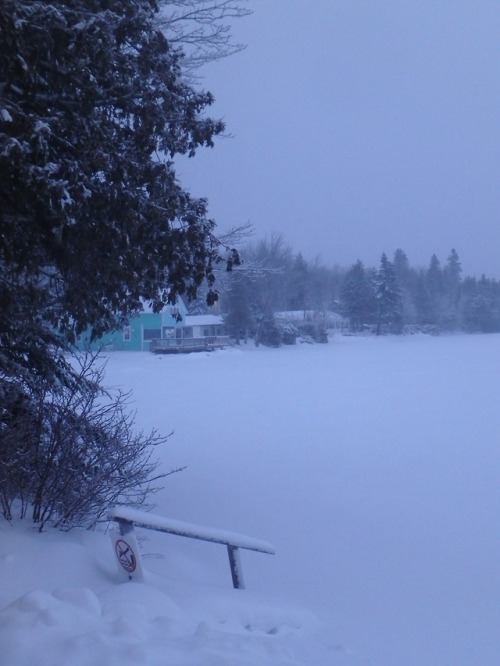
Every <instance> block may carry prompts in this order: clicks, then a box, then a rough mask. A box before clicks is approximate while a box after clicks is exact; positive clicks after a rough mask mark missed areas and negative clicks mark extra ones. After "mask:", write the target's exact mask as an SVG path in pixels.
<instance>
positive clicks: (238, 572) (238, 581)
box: [227, 544, 245, 590]
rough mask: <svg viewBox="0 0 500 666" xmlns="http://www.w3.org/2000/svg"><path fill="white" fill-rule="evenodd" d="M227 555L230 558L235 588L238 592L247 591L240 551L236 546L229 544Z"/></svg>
mask: <svg viewBox="0 0 500 666" xmlns="http://www.w3.org/2000/svg"><path fill="white" fill-rule="evenodd" d="M227 554H228V556H229V566H230V567H231V577H232V579H233V587H234V588H235V589H236V590H244V589H245V581H244V580H243V569H242V567H241V559H240V551H239V550H238V548H237V547H236V546H231V544H227Z"/></svg>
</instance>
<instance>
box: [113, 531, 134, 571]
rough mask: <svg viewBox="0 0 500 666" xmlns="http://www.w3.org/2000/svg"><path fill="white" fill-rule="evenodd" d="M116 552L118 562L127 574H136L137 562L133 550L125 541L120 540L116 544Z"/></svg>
mask: <svg viewBox="0 0 500 666" xmlns="http://www.w3.org/2000/svg"><path fill="white" fill-rule="evenodd" d="M115 552H116V557H117V558H118V562H119V563H120V564H121V565H122V567H123V568H124V569H125V571H126V572H127V573H134V571H135V570H136V567H137V560H136V557H135V554H134V551H133V550H132V548H131V547H130V546H129V545H128V543H127V542H126V541H124V540H123V539H118V541H117V542H116V543H115Z"/></svg>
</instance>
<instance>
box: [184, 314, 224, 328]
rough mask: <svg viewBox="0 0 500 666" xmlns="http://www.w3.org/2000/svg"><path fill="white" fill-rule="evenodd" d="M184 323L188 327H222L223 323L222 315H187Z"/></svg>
mask: <svg viewBox="0 0 500 666" xmlns="http://www.w3.org/2000/svg"><path fill="white" fill-rule="evenodd" d="M184 321H185V324H186V325H187V326H220V325H221V324H222V323H223V322H222V317H221V316H220V315H213V314H204V315H186V316H185V317H184Z"/></svg>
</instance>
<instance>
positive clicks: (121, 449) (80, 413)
mask: <svg viewBox="0 0 500 666" xmlns="http://www.w3.org/2000/svg"><path fill="white" fill-rule="evenodd" d="M103 374H104V369H103V366H99V365H98V364H97V363H96V359H95V357H94V356H85V357H81V358H80V366H79V368H78V369H77V371H76V372H75V375H74V380H75V381H73V382H71V385H68V386H61V387H59V389H58V390H57V391H56V392H54V391H52V392H49V391H47V390H40V389H38V390H32V391H28V392H27V391H26V389H24V390H21V389H20V388H19V387H15V386H11V387H10V393H11V396H12V397H11V400H10V409H9V410H7V411H5V410H4V413H3V418H2V422H1V430H0V506H1V508H2V511H3V514H4V517H5V518H7V519H11V518H12V516H13V506H16V505H17V506H18V507H19V516H20V517H21V518H24V517H25V516H26V515H27V514H28V512H30V513H31V516H32V519H33V521H34V522H36V523H37V524H38V525H39V528H40V531H41V530H42V529H43V527H44V526H45V525H46V524H48V523H49V524H52V525H54V526H56V527H60V528H62V529H70V528H72V527H75V526H81V527H92V526H93V525H95V524H96V522H98V521H99V520H100V519H102V518H104V516H105V513H106V510H107V508H108V506H109V505H110V504H120V503H126V504H127V505H128V506H134V507H138V506H144V503H145V502H146V501H147V498H148V497H150V496H151V494H152V493H154V492H156V491H158V490H159V489H160V488H161V484H160V482H161V480H162V479H164V478H165V477H166V476H168V475H169V474H171V473H173V471H178V470H173V471H172V472H166V473H161V472H159V471H158V461H157V459H156V458H155V457H154V452H155V449H156V447H158V446H160V445H162V444H164V443H165V442H166V440H167V439H168V436H162V435H159V434H158V433H157V432H156V431H152V432H150V433H144V432H136V431H135V430H134V416H135V415H134V413H133V412H131V411H130V409H129V407H130V404H129V397H130V395H129V394H127V393H124V392H122V391H120V390H106V389H103V388H102V379H103ZM16 389H17V390H16ZM4 392H5V391H4ZM16 513H17V509H16Z"/></svg>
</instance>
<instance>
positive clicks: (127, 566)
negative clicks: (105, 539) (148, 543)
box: [111, 520, 144, 580]
mask: <svg viewBox="0 0 500 666" xmlns="http://www.w3.org/2000/svg"><path fill="white" fill-rule="evenodd" d="M118 524H119V527H120V531H119V532H112V534H111V540H112V542H113V552H114V554H115V557H116V561H117V564H118V569H119V570H120V572H121V573H125V574H126V575H127V576H128V578H129V580H131V579H132V578H134V579H135V580H143V578H144V572H143V569H142V562H141V554H140V552H139V546H138V544H137V539H136V537H135V533H134V525H133V523H129V522H127V521H124V520H120V521H118Z"/></svg>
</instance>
